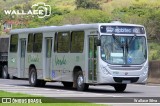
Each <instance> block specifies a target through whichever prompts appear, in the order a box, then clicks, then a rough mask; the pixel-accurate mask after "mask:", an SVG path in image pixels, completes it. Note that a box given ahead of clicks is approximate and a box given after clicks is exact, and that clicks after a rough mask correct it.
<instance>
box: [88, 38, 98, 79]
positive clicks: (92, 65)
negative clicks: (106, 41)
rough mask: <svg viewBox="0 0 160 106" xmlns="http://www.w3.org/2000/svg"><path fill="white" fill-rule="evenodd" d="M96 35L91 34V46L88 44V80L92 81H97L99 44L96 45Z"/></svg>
mask: <svg viewBox="0 0 160 106" xmlns="http://www.w3.org/2000/svg"><path fill="white" fill-rule="evenodd" d="M96 39H97V36H96V35H90V36H89V46H88V50H89V51H88V57H89V59H88V68H89V69H88V80H89V81H90V82H96V81H97V45H96Z"/></svg>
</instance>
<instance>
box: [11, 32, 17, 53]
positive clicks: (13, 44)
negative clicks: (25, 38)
mask: <svg viewBox="0 0 160 106" xmlns="http://www.w3.org/2000/svg"><path fill="white" fill-rule="evenodd" d="M17 48H18V34H14V35H11V41H10V52H17Z"/></svg>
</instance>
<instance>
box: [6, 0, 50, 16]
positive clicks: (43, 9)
mask: <svg viewBox="0 0 160 106" xmlns="http://www.w3.org/2000/svg"><path fill="white" fill-rule="evenodd" d="M31 8H32V10H28V11H25V10H4V13H5V14H6V15H32V16H33V17H34V16H38V18H44V17H48V16H50V15H51V6H50V5H46V4H45V3H43V2H39V3H37V4H34V5H32V6H31Z"/></svg>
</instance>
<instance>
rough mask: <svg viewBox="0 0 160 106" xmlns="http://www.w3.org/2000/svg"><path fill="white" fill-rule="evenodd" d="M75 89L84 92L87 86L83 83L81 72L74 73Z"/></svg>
mask: <svg viewBox="0 0 160 106" xmlns="http://www.w3.org/2000/svg"><path fill="white" fill-rule="evenodd" d="M76 87H77V90H78V91H85V90H87V89H88V87H89V85H88V84H85V83H84V77H83V73H82V71H78V72H77V73H76Z"/></svg>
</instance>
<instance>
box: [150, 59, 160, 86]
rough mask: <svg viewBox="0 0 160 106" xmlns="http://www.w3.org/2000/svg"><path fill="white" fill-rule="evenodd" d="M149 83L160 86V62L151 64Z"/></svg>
mask: <svg viewBox="0 0 160 106" xmlns="http://www.w3.org/2000/svg"><path fill="white" fill-rule="evenodd" d="M148 83H159V84H160V61H150V62H149V73H148Z"/></svg>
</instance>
